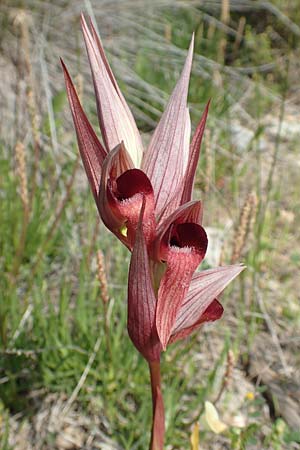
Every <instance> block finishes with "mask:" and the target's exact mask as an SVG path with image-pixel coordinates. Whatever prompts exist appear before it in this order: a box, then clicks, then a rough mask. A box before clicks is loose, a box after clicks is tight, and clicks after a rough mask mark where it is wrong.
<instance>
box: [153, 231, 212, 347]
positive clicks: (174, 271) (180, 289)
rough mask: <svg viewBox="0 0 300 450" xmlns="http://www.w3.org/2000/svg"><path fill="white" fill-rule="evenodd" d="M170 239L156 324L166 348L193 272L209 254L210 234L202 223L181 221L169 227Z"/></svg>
mask: <svg viewBox="0 0 300 450" xmlns="http://www.w3.org/2000/svg"><path fill="white" fill-rule="evenodd" d="M163 240H164V239H162V241H163ZM168 241H169V242H168V246H167V245H165V246H162V247H161V257H162V258H163V259H165V261H166V271H165V273H164V275H163V277H162V279H161V282H160V286H159V290H158V302H157V308H156V327H157V332H158V335H159V339H160V341H161V343H162V346H163V348H164V349H165V348H166V346H167V343H168V341H169V338H170V336H171V332H172V329H173V326H174V323H175V321H176V317H177V315H178V312H179V310H180V308H181V304H182V302H183V300H184V298H185V296H186V294H187V292H188V289H189V285H190V282H191V279H192V276H193V273H194V272H195V270H196V268H197V267H198V265H199V264H200V262H201V261H202V260H203V258H204V256H205V252H206V249H207V236H206V233H205V230H204V229H203V228H202V226H201V225H198V224H196V223H179V224H176V225H174V226H173V227H172V228H171V229H170V230H169V233H168Z"/></svg>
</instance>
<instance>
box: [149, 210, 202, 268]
mask: <svg viewBox="0 0 300 450" xmlns="http://www.w3.org/2000/svg"><path fill="white" fill-rule="evenodd" d="M202 215H203V209H202V203H201V202H200V201H191V202H188V203H186V204H184V205H182V206H180V207H179V208H177V209H176V211H174V212H173V213H172V214H171V215H170V216H169V217H168V218H167V219H165V220H164V221H163V222H162V223H160V225H159V227H158V229H157V233H156V239H155V243H154V255H153V256H154V258H155V259H156V260H158V261H159V260H161V245H162V240H163V238H164V236H165V235H166V233H167V230H168V228H170V227H171V225H172V224H175V223H176V224H179V223H184V222H191V223H198V224H200V225H201V223H202Z"/></svg>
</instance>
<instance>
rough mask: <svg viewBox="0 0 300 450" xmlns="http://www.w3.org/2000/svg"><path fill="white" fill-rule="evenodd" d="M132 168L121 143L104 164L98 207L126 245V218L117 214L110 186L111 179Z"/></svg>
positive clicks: (104, 220)
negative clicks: (124, 230) (123, 229)
mask: <svg viewBox="0 0 300 450" xmlns="http://www.w3.org/2000/svg"><path fill="white" fill-rule="evenodd" d="M132 167H133V163H132V161H131V158H130V156H129V155H128V153H127V151H126V149H125V147H124V144H123V143H121V144H119V145H117V146H116V147H115V148H114V149H113V150H112V151H111V152H109V153H108V155H107V156H106V158H105V160H104V162H103V166H102V176H101V182H100V192H99V196H98V199H97V206H98V208H99V212H100V216H101V218H102V220H103V222H104V224H105V225H106V226H107V228H108V229H109V230H111V231H112V232H113V233H115V234H116V236H117V237H118V238H119V239H120V240H121V241H122V242H124V243H125V242H126V239H124V236H122V234H121V231H120V230H121V229H122V227H123V225H124V223H125V220H124V217H122V216H121V215H118V214H117V213H116V211H117V210H116V208H113V206H114V203H115V199H114V197H113V196H112V195H110V190H109V189H108V185H109V180H110V178H111V177H113V178H114V179H116V178H118V177H119V176H120V175H121V174H122V173H124V172H125V171H126V170H129V169H132Z"/></svg>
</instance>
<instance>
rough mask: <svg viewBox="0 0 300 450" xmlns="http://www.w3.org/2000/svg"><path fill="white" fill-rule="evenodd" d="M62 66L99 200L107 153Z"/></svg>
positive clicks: (86, 165) (82, 151) (80, 142)
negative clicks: (103, 165) (102, 172)
mask: <svg viewBox="0 0 300 450" xmlns="http://www.w3.org/2000/svg"><path fill="white" fill-rule="evenodd" d="M61 64H62V68H63V71H64V77H65V83H66V89H67V94H68V99H69V104H70V108H71V112H72V117H73V122H74V126H75V130H76V134H77V141H78V146H79V151H80V155H81V158H82V162H83V165H84V168H85V171H86V174H87V177H88V180H89V183H90V186H91V189H92V192H93V195H94V197H95V199H97V197H98V194H99V186H100V179H101V170H102V169H101V168H102V164H103V161H104V158H105V157H106V154H107V152H106V150H105V149H104V148H103V146H102V145H101V143H100V141H99V139H98V138H97V136H96V133H95V132H94V130H93V128H92V126H91V124H90V122H89V121H88V119H87V117H86V115H85V112H84V111H83V109H82V106H81V104H80V101H79V98H78V95H77V93H76V90H75V87H74V84H73V82H72V80H71V77H70V75H69V72H68V71H67V68H66V66H65V64H64V62H63V61H62V60H61Z"/></svg>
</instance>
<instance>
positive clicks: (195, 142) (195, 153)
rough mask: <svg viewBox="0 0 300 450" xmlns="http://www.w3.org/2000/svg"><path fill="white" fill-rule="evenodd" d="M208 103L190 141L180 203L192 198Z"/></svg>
mask: <svg viewBox="0 0 300 450" xmlns="http://www.w3.org/2000/svg"><path fill="white" fill-rule="evenodd" d="M209 105H210V101H209V102H208V103H207V105H206V108H205V110H204V113H203V114H202V117H201V119H200V122H199V124H198V126H197V128H196V131H195V134H194V136H193V139H192V142H191V146H190V156H189V161H188V166H187V171H186V174H185V180H184V188H183V193H182V198H181V204H183V203H186V202H189V201H190V200H191V199H192V192H193V187H194V180H195V174H196V169H197V165H198V161H199V155H200V149H201V142H202V138H203V133H204V129H205V124H206V119H207V115H208V109H209Z"/></svg>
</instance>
